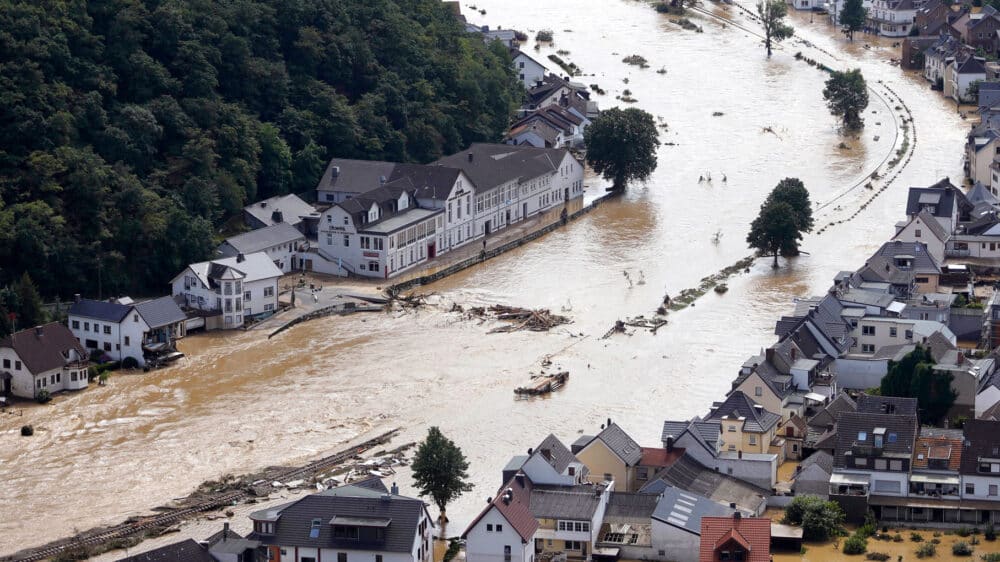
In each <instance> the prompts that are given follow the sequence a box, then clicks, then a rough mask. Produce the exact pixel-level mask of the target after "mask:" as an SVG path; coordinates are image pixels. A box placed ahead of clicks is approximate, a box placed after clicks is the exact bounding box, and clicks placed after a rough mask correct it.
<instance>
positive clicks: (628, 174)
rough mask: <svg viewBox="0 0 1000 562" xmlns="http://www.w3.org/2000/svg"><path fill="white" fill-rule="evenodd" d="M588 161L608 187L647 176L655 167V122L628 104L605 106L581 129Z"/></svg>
mask: <svg viewBox="0 0 1000 562" xmlns="http://www.w3.org/2000/svg"><path fill="white" fill-rule="evenodd" d="M584 139H585V143H586V145H587V163H588V164H590V167H591V168H593V169H594V171H595V172H597V173H599V174H601V175H602V176H603V177H604V179H606V180H611V181H612V185H611V188H612V189H613V190H616V191H621V190H624V189H625V186H626V185H628V182H630V181H633V180H640V181H643V180H646V179H647V178H649V176H650V175H652V173H653V171H654V170H656V149H657V147H659V146H660V139H659V132H658V130H657V128H656V122H655V121H654V120H653V116H652V115H650V114H649V113H647V112H645V111H643V110H641V109H637V108H634V107H630V108H628V109H625V110H622V109H618V108H617V107H614V108H611V109H608V110H605V111H603V112H601V114H600V115H599V116H598V117H597V118H596V119H594V122H593V123H591V124H590V126H589V127H587V130H586V132H585V133H584Z"/></svg>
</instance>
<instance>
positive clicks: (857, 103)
mask: <svg viewBox="0 0 1000 562" xmlns="http://www.w3.org/2000/svg"><path fill="white" fill-rule="evenodd" d="M823 98H824V99H825V100H826V105H827V107H829V108H830V113H832V114H833V115H835V116H837V117H839V118H840V119H841V120H842V121H843V123H844V128H845V129H848V130H857V129H861V128H863V127H864V126H865V120H864V119H863V118H862V117H861V113H862V112H863V111H864V110H865V108H866V107H868V86H867V85H866V84H865V77H864V76H862V75H861V69H860V68H855V69H854V70H844V71H839V70H835V71H833V72H831V73H830V78H829V79H828V80H827V81H826V87H825V88H823Z"/></svg>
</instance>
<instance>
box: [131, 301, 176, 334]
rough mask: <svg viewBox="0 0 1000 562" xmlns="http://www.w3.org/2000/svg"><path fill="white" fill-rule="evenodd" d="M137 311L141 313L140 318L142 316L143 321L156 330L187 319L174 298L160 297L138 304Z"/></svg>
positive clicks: (136, 305)
mask: <svg viewBox="0 0 1000 562" xmlns="http://www.w3.org/2000/svg"><path fill="white" fill-rule="evenodd" d="M135 309H136V310H137V311H138V312H139V316H142V319H143V320H145V321H146V324H149V327H150V328H154V329H155V328H159V327H162V326H169V325H170V324H176V323H178V322H183V321H184V320H186V319H187V315H186V314H184V311H183V310H181V307H179V306H177V302H176V301H174V298H173V297H160V298H158V299H153V300H149V301H144V302H140V303H136V304H135Z"/></svg>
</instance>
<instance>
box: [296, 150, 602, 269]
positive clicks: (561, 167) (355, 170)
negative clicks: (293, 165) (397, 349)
mask: <svg viewBox="0 0 1000 562" xmlns="http://www.w3.org/2000/svg"><path fill="white" fill-rule="evenodd" d="M376 174H378V175H376ZM369 185H371V186H373V187H371V188H369V189H367V190H363V189H364V187H365V186H369ZM317 192H318V198H319V199H320V200H331V201H332V200H336V201H338V202H337V203H335V204H334V205H332V206H331V207H330V208H328V209H327V210H326V211H324V213H323V216H322V217H321V218H320V221H319V227H318V248H316V249H315V251H314V252H313V253H310V254H309V255H308V256H303V257H300V259H308V260H310V262H309V266H310V267H311V268H312V269H314V270H316V271H322V272H325V273H333V274H341V275H346V274H348V273H354V274H357V275H363V276H367V277H382V278H389V277H392V276H393V275H397V274H399V273H401V272H404V271H406V270H408V269H410V268H412V267H413V266H414V265H416V264H419V263H422V262H424V261H426V260H428V259H432V258H434V257H436V256H437V255H439V254H443V253H446V252H448V251H450V250H452V249H454V248H458V247H461V246H464V245H465V244H468V243H470V242H472V241H482V240H483V238H484V237H488V236H489V235H491V234H493V233H495V232H497V231H500V230H502V229H504V228H506V227H507V226H509V225H511V224H515V223H518V222H521V221H523V220H526V219H528V218H531V217H534V216H537V215H539V214H541V213H546V212H548V211H551V210H553V209H559V208H564V207H565V206H566V205H567V204H568V203H569V202H570V201H571V200H573V199H577V198H580V197H582V196H583V166H582V165H581V164H580V163H579V162H577V160H576V159H575V158H573V156H572V155H571V154H570V153H569V152H568V151H567V150H564V149H546V148H534V147H520V146H510V145H503V144H474V145H472V146H471V147H470V148H469V149H468V150H466V151H464V152H461V153H458V154H455V155H452V156H449V157H447V158H442V159H441V160H438V161H437V162H434V163H433V164H430V165H426V166H424V165H417V164H391V165H390V164H387V163H385V162H368V163H366V162H362V161H357V160H334V161H333V162H332V163H331V165H330V166H329V167H328V173H327V174H326V175H324V180H321V182H320V185H319V186H318V187H317ZM484 247H485V245H484Z"/></svg>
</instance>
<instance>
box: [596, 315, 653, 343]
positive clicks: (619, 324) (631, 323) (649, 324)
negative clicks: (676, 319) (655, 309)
mask: <svg viewBox="0 0 1000 562" xmlns="http://www.w3.org/2000/svg"><path fill="white" fill-rule="evenodd" d="M666 325H667V321H666V320H665V319H663V318H646V317H645V316H643V315H641V314H640V315H639V316H636V317H634V318H626V319H625V320H615V324H614V325H613V326H611V328H610V329H609V330H608V331H607V332H605V333H604V335H603V336H601V339H602V340H606V339H608V338H610V337H611V336H613V335H615V334H625V335H627V336H631V335H632V334H634V333H635V330H632V331H629V330H628V328H636V329H640V330H649V331H650V332H651V333H653V334H655V333H656V331H657V330H659V329H660V328H662V327H663V326H666Z"/></svg>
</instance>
